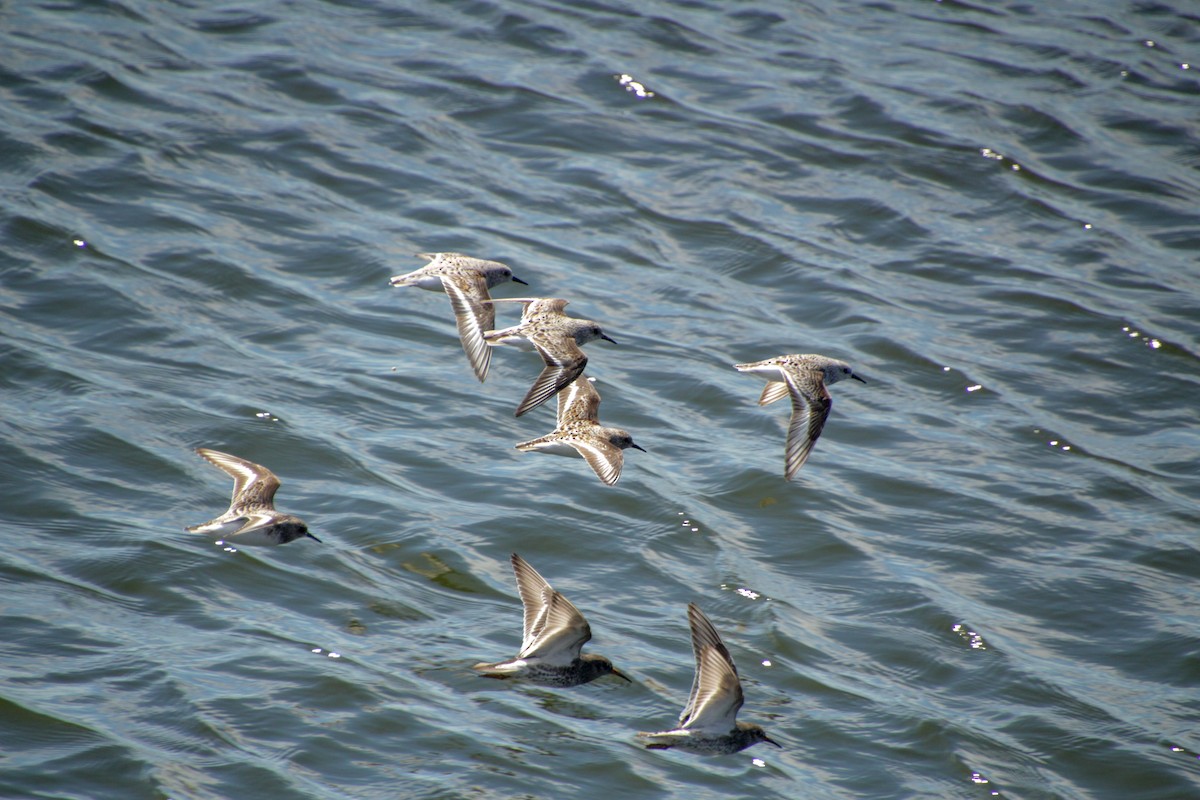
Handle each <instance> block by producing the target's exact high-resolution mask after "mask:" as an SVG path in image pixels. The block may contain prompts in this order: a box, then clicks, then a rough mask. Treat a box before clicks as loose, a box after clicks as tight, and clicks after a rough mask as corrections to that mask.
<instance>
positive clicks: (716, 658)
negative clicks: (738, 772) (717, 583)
mask: <svg viewBox="0 0 1200 800" xmlns="http://www.w3.org/2000/svg"><path fill="white" fill-rule="evenodd" d="M688 622H689V623H691V627H692V652H693V653H694V654H695V656H696V676H695V677H694V678H693V679H692V693H691V696H689V697H688V703H687V706H686V707H685V708H684V709H683V713H682V714H680V715H679V727H678V728H676V729H675V730H670V731H659V732H658V733H638V736H641V737H643V738H645V739H649V740H650V741H649V742H648V743H647V744H646V747H648V748H650V749H651V750H666V749H668V748H671V747H677V748H679V749H680V750H687V751H689V752H692V753H700V754H701V755H716V754H726V753H736V752H738V751H739V750H745V749H746V748H747V747H750V746H751V745H755V744H758V743H759V742H770V743H771V744H773V745H775V746H776V747H782V745H780V744H779V742H777V741H775V740H774V739H772V738H771V737H770V736H767V732H766V731H764V730H763V729H762V726H761V725H754V724H751V723H749V722H738V721H737V713H738V709H740V708H741V707H742V702H743V701H744V698H743V696H742V683H741V681H740V680H738V674H737V667H735V666H734V665H733V659H732V658H731V657H730V656H729V650H728V649H727V648H726V647H725V644H724V643H723V642H722V641H721V637H720V635H718V634H717V629H716V628H714V627H713V625H712V623H711V622H710V621H709V619H708V617H706V616H704V612H703V611H701V610H700V608H699V607H698V606H697V605H696V604H695V603H689V604H688Z"/></svg>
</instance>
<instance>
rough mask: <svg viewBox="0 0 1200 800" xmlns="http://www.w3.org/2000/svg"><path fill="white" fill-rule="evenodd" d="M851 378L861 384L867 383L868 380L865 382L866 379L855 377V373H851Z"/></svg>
mask: <svg viewBox="0 0 1200 800" xmlns="http://www.w3.org/2000/svg"><path fill="white" fill-rule="evenodd" d="M850 377H851V378H854V380H856V381H858V382H859V383H866V380H865V379H863V378H860V377H858V376H857V375H855V374H854V373H850Z"/></svg>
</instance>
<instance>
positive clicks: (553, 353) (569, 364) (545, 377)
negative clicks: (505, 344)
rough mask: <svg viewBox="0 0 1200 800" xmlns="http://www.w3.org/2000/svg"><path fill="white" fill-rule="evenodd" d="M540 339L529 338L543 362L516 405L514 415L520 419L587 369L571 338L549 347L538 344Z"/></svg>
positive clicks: (581, 352)
mask: <svg viewBox="0 0 1200 800" xmlns="http://www.w3.org/2000/svg"><path fill="white" fill-rule="evenodd" d="M539 339H540V337H537V338H535V337H532V336H531V337H529V340H530V341H531V342H532V343H533V346H534V348H535V349H537V351H538V353H539V354H540V355H541V356H542V360H543V361H544V362H546V366H545V367H544V368H543V369H542V373H541V374H540V375H538V377H537V380H535V381H534V382H533V386H531V387H530V388H529V392H528V393H526V395H525V399H524V400H522V401H521V404H520V405H519V406H517V411H516V413H515V414H514V416H517V417H519V416H521V415H522V414H524V413H525V412H526V411H529V410H530V409H532V408H537V407H538V406H540V405H541V404H542V403H544V402H546V401H547V400H549V399H550V398H551V397H553V396H554V395H555V394H557V393H558V392H560V391H561V390H562V389H563V387H564V386H566V385H567V384H569V383H570V382H571V381H573V380H575V379H576V378H578V377H579V376H580V375H581V374H582V373H583V369H584V367H586V366H587V356H585V355H584V354H583V351H582V350H580V349H579V346H578V345H577V344H575V340H574V339H568V338H563V339H558V340H556V341H555V342H554V344H553V345H548V344H547V343H546V342H543V341H540V340H539Z"/></svg>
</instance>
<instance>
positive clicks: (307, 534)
mask: <svg viewBox="0 0 1200 800" xmlns="http://www.w3.org/2000/svg"><path fill="white" fill-rule="evenodd" d="M304 535H305V536H307V537H308V538H310V539H312V540H314V541H317V542H319V541H321V540H320V539H318V538H317V537H315V536H313V535H312V534H311V533H309V532H308V531H305V532H304Z"/></svg>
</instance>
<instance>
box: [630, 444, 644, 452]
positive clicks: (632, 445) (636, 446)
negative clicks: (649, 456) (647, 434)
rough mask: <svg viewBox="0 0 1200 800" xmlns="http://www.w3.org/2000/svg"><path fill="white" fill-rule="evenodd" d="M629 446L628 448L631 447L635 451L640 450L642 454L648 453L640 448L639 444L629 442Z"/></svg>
mask: <svg viewBox="0 0 1200 800" xmlns="http://www.w3.org/2000/svg"><path fill="white" fill-rule="evenodd" d="M629 446H630V447H632V448H635V449H637V450H641V451H642V452H643V453H645V452H648V451H647V450H646V448H644V447H642V446H641V445H640V444H638V443H637V442H630V443H629Z"/></svg>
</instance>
